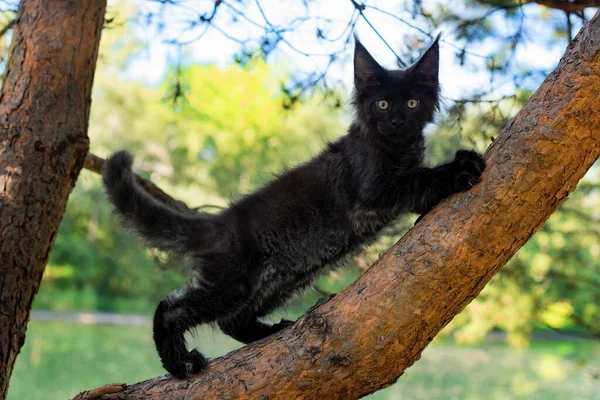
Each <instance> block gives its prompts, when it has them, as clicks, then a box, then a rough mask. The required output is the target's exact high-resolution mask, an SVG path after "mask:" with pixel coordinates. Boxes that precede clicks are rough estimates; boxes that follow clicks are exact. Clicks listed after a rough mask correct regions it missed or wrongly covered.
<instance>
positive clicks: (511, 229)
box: [102, 14, 600, 399]
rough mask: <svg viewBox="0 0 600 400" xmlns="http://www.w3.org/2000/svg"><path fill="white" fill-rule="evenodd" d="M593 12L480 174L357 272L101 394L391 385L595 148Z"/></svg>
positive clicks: (327, 394)
mask: <svg viewBox="0 0 600 400" xmlns="http://www.w3.org/2000/svg"><path fill="white" fill-rule="evenodd" d="M599 37H600V14H596V16H595V17H594V18H593V19H592V20H591V21H590V22H589V24H587V25H586V26H585V27H584V28H583V29H582V31H581V32H580V33H579V34H578V35H577V37H576V38H575V39H574V41H573V42H572V43H571V44H570V45H569V47H568V49H567V51H566V53H565V55H564V57H563V59H562V60H561V62H560V63H559V65H558V67H557V68H556V70H555V71H554V72H553V73H552V74H550V75H549V76H548V78H547V79H546V81H545V82H544V83H543V84H542V86H541V87H540V88H539V90H538V91H537V92H536V93H535V95H534V96H533V97H532V98H531V100H530V101H529V102H528V103H527V104H526V105H525V106H524V107H523V109H522V110H521V111H520V112H519V113H518V114H517V116H516V117H515V118H514V120H512V121H511V122H510V123H509V124H508V125H507V126H506V127H505V129H504V130H503V132H502V134H501V135H500V136H499V137H498V138H497V139H496V141H495V142H494V143H493V144H492V145H491V146H490V148H489V149H488V151H487V152H486V156H485V157H486V160H487V162H488V165H489V168H488V170H487V171H486V173H485V174H484V177H483V181H482V182H481V183H480V184H479V185H477V186H476V187H474V188H473V189H471V190H470V191H469V192H467V193H462V194H457V195H455V196H453V197H452V198H450V199H449V200H446V201H444V202H443V203H442V204H440V206H438V207H437V208H436V209H435V210H433V211H432V212H430V213H429V214H428V215H426V216H425V218H423V220H422V221H421V222H420V223H419V224H417V226H416V227H414V228H413V229H412V230H411V231H409V232H408V233H407V234H406V235H405V236H404V237H403V238H402V239H401V240H400V241H399V242H398V243H397V244H396V245H395V246H394V247H392V248H391V249H390V250H389V251H388V252H387V253H385V254H384V255H383V256H382V257H381V258H380V259H379V261H378V262H377V263H376V264H375V265H374V266H372V267H371V268H370V269H369V270H368V271H367V272H366V273H365V274H364V275H363V276H362V277H361V278H360V279H358V280H357V281H356V282H355V283H354V284H352V285H351V286H349V287H348V288H347V289H346V290H344V291H343V292H341V293H340V294H338V295H336V296H335V297H333V298H332V299H331V300H329V301H328V302H326V303H325V304H323V305H320V306H319V307H315V308H313V309H311V310H309V311H308V312H307V313H306V314H305V315H304V316H303V317H302V318H300V319H299V320H298V321H297V322H296V323H295V324H294V325H293V326H292V327H290V328H288V329H286V330H284V331H283V332H280V333H279V334H277V335H274V336H273V337H271V338H268V339H265V340H262V341H259V342H256V343H253V344H250V345H248V346H246V347H244V348H242V349H240V350H237V351H234V352H232V353H230V354H228V355H226V356H224V357H221V358H218V359H216V360H213V361H212V362H211V365H210V369H209V370H208V371H207V372H206V373H203V374H201V375H199V376H197V377H195V378H193V379H191V380H189V381H179V380H175V379H173V378H171V377H169V376H161V377H158V378H154V379H150V380H148V381H145V382H141V383H138V384H134V385H131V386H128V387H127V388H126V389H124V390H123V391H121V392H119V393H114V394H107V395H104V396H102V398H103V399H159V398H165V396H168V397H169V398H177V399H184V398H185V399H189V398H199V399H237V398H261V399H274V398H277V399H297V398H305V399H308V398H322V399H338V398H340V399H353V398H358V397H361V396H364V395H366V394H369V393H372V392H374V391H376V390H379V389H381V388H384V387H386V386H389V385H391V384H393V383H394V382H396V380H397V379H398V377H399V376H400V375H402V374H403V373H404V371H405V370H406V368H408V367H410V366H411V365H412V364H413V363H414V362H415V361H416V360H418V359H419V357H420V355H421V352H422V351H423V349H424V348H425V347H426V346H427V345H428V344H429V342H430V341H431V340H432V339H433V337H434V336H435V335H436V334H437V333H438V332H439V331H440V330H441V329H442V328H443V327H444V326H445V325H446V324H447V323H448V322H449V321H450V320H451V319H452V318H453V317H454V316H455V315H456V314H458V313H459V312H460V311H461V310H462V309H463V308H464V307H465V306H466V305H467V304H468V303H469V302H470V301H471V300H473V299H474V298H475V297H476V296H477V294H478V293H479V292H480V291H481V290H482V289H483V287H484V286H485V284H486V283H487V282H488V281H489V280H490V278H491V277H492V276H493V275H494V274H495V273H496V272H498V270H499V269H500V268H501V267H502V266H503V265H504V264H505V263H506V262H507V261H508V260H509V259H510V258H511V257H512V256H513V255H514V253H515V252H516V251H517V250H518V249H519V248H520V247H521V246H522V245H523V244H525V242H527V240H528V239H529V238H530V237H531V236H532V235H533V234H534V233H535V232H536V231H537V230H538V229H539V228H540V227H541V226H542V225H543V224H544V222H545V221H546V219H547V218H548V217H549V216H550V214H551V213H552V212H553V211H554V210H555V209H556V208H557V207H558V205H559V204H560V203H562V202H563V201H564V200H565V199H566V198H567V196H568V194H569V193H570V192H571V191H572V190H574V189H575V186H576V185H577V182H578V181H579V179H581V178H582V177H583V175H584V174H585V173H586V171H587V170H588V169H589V168H590V167H591V166H592V164H593V163H594V162H595V161H596V159H597V158H598V155H599V154H600V134H599V132H600V98H599V93H600V40H598V38H599Z"/></svg>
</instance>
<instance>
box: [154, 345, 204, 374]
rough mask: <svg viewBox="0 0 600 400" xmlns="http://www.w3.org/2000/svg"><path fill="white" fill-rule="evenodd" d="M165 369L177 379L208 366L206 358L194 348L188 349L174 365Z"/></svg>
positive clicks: (196, 372) (198, 371) (197, 372)
mask: <svg viewBox="0 0 600 400" xmlns="http://www.w3.org/2000/svg"><path fill="white" fill-rule="evenodd" d="M171 367H172V368H167V367H166V366H165V369H167V370H169V371H171V374H172V375H173V376H174V377H176V378H178V379H187V378H190V377H192V376H194V375H198V374H199V373H200V372H202V371H204V370H205V369H207V368H208V360H207V359H206V358H205V357H204V356H203V355H202V354H201V353H200V352H199V351H198V350H196V349H194V350H192V351H190V352H189V353H188V354H187V355H186V356H185V357H183V358H182V359H181V360H180V361H179V362H178V365H176V366H171Z"/></svg>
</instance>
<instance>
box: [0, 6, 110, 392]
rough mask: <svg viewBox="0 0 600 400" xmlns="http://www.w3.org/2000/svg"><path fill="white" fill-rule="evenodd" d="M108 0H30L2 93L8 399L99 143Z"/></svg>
mask: <svg viewBox="0 0 600 400" xmlns="http://www.w3.org/2000/svg"><path fill="white" fill-rule="evenodd" d="M105 9H106V1H105V0H101V1H97V0H77V1H74V0H52V1H44V0H21V3H20V5H19V12H18V14H17V23H16V25H15V29H14V34H13V40H12V45H11V50H10V59H9V61H8V65H7V68H6V72H5V79H4V84H3V86H2V91H1V92H0V399H4V398H5V397H6V393H7V389H8V380H9V377H10V374H11V372H12V368H13V365H14V362H15V359H16V357H17V354H18V353H19V351H20V349H21V346H23V343H24V341H25V330H26V327H27V321H28V319H29V310H30V309H31V303H32V301H33V297H34V295H35V294H36V292H37V290H38V287H39V285H40V280H41V278H42V274H43V272H44V267H45V265H46V262H47V260H48V255H49V253H50V248H51V246H52V243H53V240H54V236H55V235H56V231H57V229H58V225H59V223H60V221H61V218H62V216H63V213H64V210H65V206H66V204H67V198H68V196H69V193H70V192H71V189H72V188H73V185H74V184H75V180H76V179H77V176H78V174H79V171H80V170H81V167H82V166H83V162H84V159H85V156H86V154H87V151H88V148H89V141H88V137H87V128H88V116H89V112H90V101H91V90H92V81H93V77H94V70H95V65H96V58H97V54H98V44H99V40H100V32H101V29H102V24H103V21H104V12H105Z"/></svg>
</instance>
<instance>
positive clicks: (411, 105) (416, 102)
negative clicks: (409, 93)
mask: <svg viewBox="0 0 600 400" xmlns="http://www.w3.org/2000/svg"><path fill="white" fill-rule="evenodd" d="M406 105H407V106H408V108H417V106H418V105H419V100H415V99H409V100H408V101H407V102H406Z"/></svg>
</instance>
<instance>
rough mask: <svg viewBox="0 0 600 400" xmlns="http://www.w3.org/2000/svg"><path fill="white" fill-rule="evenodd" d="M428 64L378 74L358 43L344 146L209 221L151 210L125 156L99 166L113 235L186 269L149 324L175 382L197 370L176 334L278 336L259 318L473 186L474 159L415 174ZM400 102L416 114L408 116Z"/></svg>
mask: <svg viewBox="0 0 600 400" xmlns="http://www.w3.org/2000/svg"><path fill="white" fill-rule="evenodd" d="M438 54H439V51H438V44H437V40H436V41H435V42H434V43H433V44H432V45H431V47H430V48H429V49H428V50H427V51H426V52H425V53H424V54H423V56H422V57H421V58H420V59H419V61H417V62H416V63H415V64H414V65H413V66H411V67H410V68H409V69H407V70H404V71H397V70H394V71H388V70H385V69H384V68H383V67H381V66H380V65H379V64H378V63H377V62H376V61H375V60H374V59H373V57H371V55H370V54H369V53H368V52H367V50H366V49H365V48H364V47H363V46H362V45H361V44H360V42H358V41H357V43H356V48H355V55H354V66H355V92H354V95H353V104H354V107H355V112H356V116H355V119H354V122H353V123H352V125H351V127H350V128H349V131H348V134H347V135H346V136H344V137H342V138H341V139H339V140H338V141H337V142H335V143H332V144H330V145H329V146H328V148H326V149H325V150H324V151H323V152H322V153H320V154H319V155H318V156H316V157H315V158H313V159H312V160H310V161H309V162H307V163H306V164H303V165H301V166H299V167H297V168H295V169H293V170H291V171H288V172H286V173H284V174H282V175H281V176H279V177H277V178H276V179H274V180H273V181H272V182H270V183H269V184H267V185H266V186H264V187H263V188H261V189H260V190H258V191H256V192H255V193H253V194H251V195H248V196H246V197H244V198H242V199H241V200H239V201H236V202H234V203H233V204H231V207H229V208H228V209H226V210H224V211H223V212H221V213H220V214H218V215H209V214H199V215H188V214H182V213H179V212H177V211H173V210H172V209H170V208H168V207H166V206H164V205H162V204H160V203H158V202H157V201H155V200H153V199H152V198H151V197H150V196H149V195H148V194H146V193H145V192H144V190H143V189H141V188H140V187H139V186H138V185H136V183H135V180H134V178H133V173H132V171H131V161H132V160H131V156H130V155H129V154H128V153H126V152H123V151H122V152H119V153H116V154H114V155H113V156H112V157H111V158H109V159H108V160H107V161H106V165H105V169H104V184H105V185H106V189H107V193H108V196H109V199H110V201H111V202H112V203H113V204H114V207H115V210H116V212H117V214H118V215H119V216H120V218H121V220H122V222H123V224H124V225H125V226H126V227H128V228H130V229H132V230H133V231H135V232H136V233H138V234H139V235H140V236H141V237H142V238H143V239H144V240H145V241H146V242H147V245H149V246H152V247H157V248H160V249H163V250H167V251H172V252H175V253H177V254H180V255H184V256H186V257H187V259H188V260H189V261H190V264H191V267H192V271H193V275H194V278H193V280H192V282H191V283H189V284H188V285H187V286H186V287H184V288H183V289H181V290H180V291H179V292H177V293H174V294H172V295H170V296H169V297H168V298H167V299H165V300H163V301H162V302H161V303H160V304H159V305H158V308H157V310H156V313H155V316H154V340H155V343H156V348H157V350H158V354H159V355H160V358H161V360H162V363H163V366H164V367H165V369H166V370H167V371H169V372H170V373H171V374H173V375H174V376H176V377H178V378H185V377H188V376H190V375H193V374H196V373H198V372H200V371H202V370H203V369H205V368H206V367H207V365H208V364H207V360H206V358H204V357H203V356H202V354H200V353H199V352H198V351H196V350H193V351H191V352H188V350H187V348H186V342H185V339H184V333H185V332H186V331H187V330H189V329H190V328H192V327H194V326H196V325H199V324H206V323H211V322H216V323H217V324H218V325H219V327H220V328H221V329H222V330H223V332H225V333H226V334H228V335H230V336H232V337H233V338H235V339H237V340H239V341H241V342H244V343H249V342H252V341H255V340H259V339H262V338H264V337H266V336H269V335H271V334H273V333H275V332H277V331H279V330H281V329H283V328H285V327H286V326H289V325H290V324H291V322H290V321H281V322H280V323H278V324H275V325H269V324H266V323H264V322H261V321H260V318H262V317H264V316H266V315H267V314H269V313H271V312H272V311H273V310H275V309H276V308H277V307H279V306H281V305H282V304H283V303H284V302H285V301H286V300H287V299H288V298H289V297H291V295H292V294H293V293H294V292H296V291H298V290H300V289H302V288H305V287H306V286H307V285H309V284H311V282H313V281H314V279H315V278H316V277H317V276H318V275H319V274H322V273H324V272H326V271H328V269H330V268H331V267H332V266H333V265H336V264H340V261H343V257H344V256H346V255H349V254H355V253H356V252H358V251H360V249H361V246H363V245H366V244H369V243H371V242H372V241H373V240H375V238H376V237H377V234H378V233H379V232H380V231H381V229H382V228H383V227H385V226H386V225H387V224H388V223H390V222H391V221H392V220H393V219H394V218H396V217H397V216H398V215H399V214H401V213H407V212H415V213H426V212H427V211H429V210H430V209H431V208H433V207H434V206H435V205H436V204H437V203H438V202H439V201H440V200H442V199H443V198H445V197H447V196H449V195H451V194H452V193H455V192H459V191H463V190H467V189H469V188H470V187H472V186H473V185H474V184H476V183H477V182H478V181H479V180H480V177H481V173H482V171H483V169H484V162H483V159H482V157H481V156H480V155H479V154H477V153H475V152H473V151H467V150H460V151H458V152H457V153H456V156H455V159H454V161H452V162H450V163H447V164H443V165H440V166H437V167H435V168H428V167H426V166H424V165H423V152H424V138H423V133H422V132H423V127H424V126H425V124H427V123H428V122H431V121H432V120H433V117H434V113H435V111H436V109H437V107H438V90H439V89H438V57H439V55H438ZM409 99H415V100H417V101H418V106H417V107H416V108H414V109H410V108H409V107H408V105H407V104H408V103H407V101H408V100H409ZM380 100H385V101H387V106H388V107H387V108H386V109H385V110H382V109H381V108H380V107H378V105H377V102H378V101H380ZM379 104H380V105H381V106H382V107H383V106H385V104H384V103H379ZM412 104H413V105H414V103H412Z"/></svg>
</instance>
